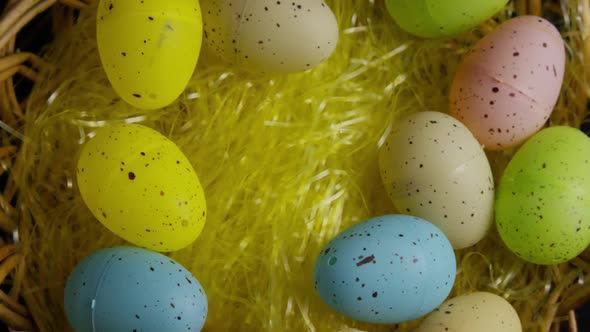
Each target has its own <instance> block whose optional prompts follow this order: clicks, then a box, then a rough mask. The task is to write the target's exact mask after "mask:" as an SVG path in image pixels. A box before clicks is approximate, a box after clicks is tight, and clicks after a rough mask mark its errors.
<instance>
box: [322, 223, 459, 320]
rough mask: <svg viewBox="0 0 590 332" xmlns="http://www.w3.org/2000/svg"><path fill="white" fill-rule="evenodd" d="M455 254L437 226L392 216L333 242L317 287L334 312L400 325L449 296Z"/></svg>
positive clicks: (358, 226)
mask: <svg viewBox="0 0 590 332" xmlns="http://www.w3.org/2000/svg"><path fill="white" fill-rule="evenodd" d="M455 264H456V262H455V254H454V252H453V248H452V247H451V244H450V243H449V241H448V239H447V238H446V237H445V235H444V234H443V233H442V232H441V231H440V230H439V229H438V228H437V227H436V226H434V225H433V224H431V223H429V222H427V221H424V220H422V219H419V218H416V217H412V216H406V215H386V216H382V217H377V218H372V219H369V220H366V221H364V222H361V223H359V224H356V225H354V226H352V227H350V228H348V229H346V230H345V231H343V232H342V233H340V234H338V235H337V236H336V237H335V238H334V239H332V240H331V241H330V242H329V243H328V244H327V245H326V246H325V247H324V248H323V249H322V251H321V252H320V254H319V257H318V258H317V260H316V263H315V271H314V278H315V288H316V290H317V292H318V294H319V296H320V298H321V299H322V300H323V301H324V302H325V303H326V304H327V305H328V306H330V307H331V308H332V309H334V310H335V311H337V312H339V313H340V314H342V315H345V316H348V317H350V318H353V319H355V320H359V321H364V322H370V323H381V324H394V323H400V322H405V321H410V320H413V319H416V318H418V317H421V316H423V315H426V314H428V313H429V312H430V311H432V310H433V309H435V308H436V307H437V306H438V305H440V304H441V303H442V302H443V301H444V300H445V298H446V297H447V296H448V294H449V292H450V291H451V288H452V287H453V283H454V280H455V272H456V270H455V269H456V266H455Z"/></svg>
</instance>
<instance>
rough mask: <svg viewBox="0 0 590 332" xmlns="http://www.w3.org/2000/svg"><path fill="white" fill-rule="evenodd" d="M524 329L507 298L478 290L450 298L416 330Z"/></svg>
mask: <svg viewBox="0 0 590 332" xmlns="http://www.w3.org/2000/svg"><path fill="white" fill-rule="evenodd" d="M472 331H477V332H521V331H522V327H521V323H520V318H519V317H518V314H517V313H516V310H514V308H513V307H512V305H511V304H510V303H509V302H508V301H506V300H505V299H504V298H502V297H500V296H498V295H495V294H492V293H487V292H476V293H471V294H468V295H462V296H458V297H455V298H453V299H450V300H448V301H446V302H445V303H443V304H442V305H441V306H440V307H439V308H438V309H436V310H435V311H434V312H433V313H432V314H430V316H428V317H427V318H426V319H425V320H424V321H423V322H422V323H421V324H420V326H419V327H418V329H417V330H416V331H415V332H472Z"/></svg>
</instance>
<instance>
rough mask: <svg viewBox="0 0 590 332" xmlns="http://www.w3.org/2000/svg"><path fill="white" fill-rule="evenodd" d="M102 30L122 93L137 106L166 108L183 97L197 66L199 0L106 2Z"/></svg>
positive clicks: (111, 74) (104, 50)
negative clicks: (181, 95)
mask: <svg viewBox="0 0 590 332" xmlns="http://www.w3.org/2000/svg"><path fill="white" fill-rule="evenodd" d="M96 33H97V42H98V51H99V54H100V59H101V61H102V64H103V67H104V70H105V72H106V74H107V76H108V78H109V81H110V82H111V85H112V86H113V88H114V89H115V91H116V92H117V93H118V94H119V96H120V97H121V98H122V99H123V100H125V101H126V102H128V103H129V104H131V105H133V106H135V107H137V108H141V109H156V108H161V107H164V106H167V105H169V104H171V103H172V102H173V101H174V100H175V99H176V98H178V96H180V94H181V93H182V91H183V90H184V89H185V87H186V85H187V84H188V82H189V80H190V78H191V76H192V74H193V71H194V70H195V66H196V64H197V60H198V59H199V52H200V49H201V41H202V33H203V21H202V18H201V9H200V7H199V2H198V1H195V0H168V1H161V0H143V1H130V0H101V1H100V4H99V5H98V13H97V23H96Z"/></svg>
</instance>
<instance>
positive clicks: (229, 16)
mask: <svg viewBox="0 0 590 332" xmlns="http://www.w3.org/2000/svg"><path fill="white" fill-rule="evenodd" d="M201 6H202V8H203V22H204V33H205V35H204V37H205V38H204V44H205V47H206V48H207V49H208V50H209V51H210V53H213V54H214V55H216V56H217V57H218V58H220V59H223V60H225V61H228V62H230V63H233V64H236V65H238V66H240V67H243V68H246V69H249V70H252V71H257V72H295V71H301V70H306V69H310V68H312V67H315V66H317V65H318V64H320V63H321V62H323V61H324V60H326V59H327V58H328V57H329V56H330V55H331V54H332V52H333V51H334V49H335V48H336V44H337V43H338V23H337V21H336V17H335V16H334V13H333V12H332V10H331V9H330V8H329V7H328V5H326V3H325V2H324V1H322V0H298V1H274V0H272V1H271V0H255V1H254V0H208V1H202V2H201Z"/></svg>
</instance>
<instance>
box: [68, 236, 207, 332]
mask: <svg viewBox="0 0 590 332" xmlns="http://www.w3.org/2000/svg"><path fill="white" fill-rule="evenodd" d="M64 302H65V311H66V316H67V318H68V321H69V322H70V324H71V325H72V327H73V328H74V329H75V330H76V331H77V332H101V331H104V332H107V331H108V332H112V331H129V332H132V331H135V332H139V331H167V332H175V331H200V330H201V328H202V327H203V324H204V323H205V319H206V317H207V296H206V295H205V292H204V291H203V288H202V287H201V285H200V284H199V281H197V279H195V277H193V276H192V274H191V273H190V272H189V271H187V270H186V269H185V268H184V267H182V266H181V265H180V264H178V263H177V262H175V261H174V260H172V259H170V258H168V257H166V256H164V255H162V254H159V253H155V252H152V251H149V250H145V249H140V248H134V247H113V248H108V249H102V250H99V251H97V252H95V253H93V254H91V255H90V256H88V257H86V258H84V259H83V260H82V261H81V262H80V263H79V264H78V265H77V266H76V267H75V269H74V270H73V271H72V273H71V274H70V276H69V278H68V281H67V284H66V288H65V292H64Z"/></svg>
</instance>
